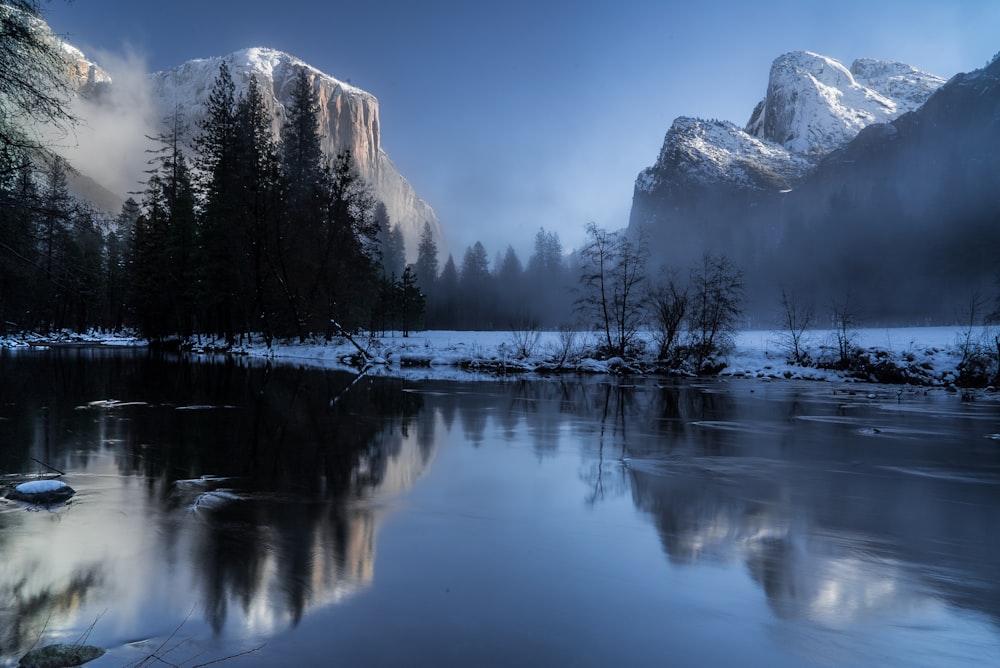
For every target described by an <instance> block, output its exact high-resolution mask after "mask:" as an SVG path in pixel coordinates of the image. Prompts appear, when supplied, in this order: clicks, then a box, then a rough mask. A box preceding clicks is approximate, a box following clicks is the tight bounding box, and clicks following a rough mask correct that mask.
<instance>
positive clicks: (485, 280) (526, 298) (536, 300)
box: [413, 225, 576, 330]
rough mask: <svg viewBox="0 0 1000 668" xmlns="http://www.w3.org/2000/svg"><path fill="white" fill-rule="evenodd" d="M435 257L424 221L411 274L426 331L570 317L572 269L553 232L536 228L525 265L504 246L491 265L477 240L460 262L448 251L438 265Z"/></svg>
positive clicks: (552, 323) (548, 323) (548, 322)
mask: <svg viewBox="0 0 1000 668" xmlns="http://www.w3.org/2000/svg"><path fill="white" fill-rule="evenodd" d="M438 256H439V253H438V248H437V244H436V243H435V242H434V239H433V236H432V234H431V230H430V226H428V225H425V226H424V230H423V232H422V233H421V235H420V240H419V244H418V246H417V261H416V263H415V264H414V265H413V273H414V275H415V276H416V279H417V283H418V285H419V286H420V287H421V289H422V290H423V291H424V293H425V294H426V296H427V313H426V319H425V326H426V327H427V328H428V329H460V330H496V329H512V328H514V327H524V326H525V325H526V324H531V325H532V326H536V327H537V326H540V327H549V328H555V327H558V326H560V325H565V324H569V323H570V322H572V320H573V318H574V315H573V303H572V296H568V292H569V291H570V290H571V288H572V285H573V283H574V281H575V278H576V271H575V267H574V265H573V262H572V260H571V259H567V258H566V257H564V255H563V248H562V244H561V242H560V241H559V235H558V234H556V233H555V232H547V231H546V230H545V229H544V228H542V229H540V230H539V231H538V233H537V234H536V235H535V244H534V252H533V253H532V254H531V256H530V257H529V258H528V262H527V264H525V263H523V262H522V261H521V259H520V257H518V255H517V252H516V251H515V250H514V248H513V247H512V246H507V249H506V251H505V252H504V253H503V254H500V253H498V254H497V255H496V256H495V258H494V260H493V262H492V265H491V263H490V258H489V254H488V252H487V250H486V248H485V247H484V246H483V244H482V243H480V242H478V241H477V242H476V243H475V244H473V245H472V246H470V247H468V248H466V250H465V253H464V254H463V256H462V259H461V262H460V263H456V262H455V259H454V257H453V256H452V255H448V258H447V259H446V260H445V262H444V265H443V266H440V265H439V263H438ZM439 267H440V268H439Z"/></svg>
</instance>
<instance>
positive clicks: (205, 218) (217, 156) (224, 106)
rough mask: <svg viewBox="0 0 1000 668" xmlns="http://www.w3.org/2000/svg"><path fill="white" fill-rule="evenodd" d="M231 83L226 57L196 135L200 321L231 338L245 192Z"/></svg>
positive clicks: (234, 326) (230, 340)
mask: <svg viewBox="0 0 1000 668" xmlns="http://www.w3.org/2000/svg"><path fill="white" fill-rule="evenodd" d="M235 90H236V87H235V84H234V83H233V79H232V76H231V75H230V73H229V66H228V65H227V64H226V62H225V61H223V62H222V63H220V65H219V75H218V77H217V78H216V80H215V83H214V84H213V86H212V90H211V92H210V93H209V98H208V103H207V109H206V112H207V113H206V117H205V119H204V121H202V123H201V134H200V135H199V136H198V137H197V139H196V142H195V143H196V147H197V149H198V168H199V171H200V173H201V179H202V180H201V190H202V197H203V203H202V206H203V209H202V216H201V224H200V227H199V250H200V254H201V258H200V260H199V266H200V272H199V273H200V275H199V288H200V289H199V295H198V297H199V302H200V312H201V317H200V318H199V322H200V324H201V327H203V328H204V329H205V331H206V332H207V333H212V334H216V335H219V336H224V337H225V339H226V341H227V342H228V343H230V344H232V343H234V342H235V337H236V332H237V328H238V325H237V321H238V314H239V312H240V311H241V306H242V295H241V293H240V287H241V286H240V280H239V268H240V262H241V255H242V253H241V250H242V249H241V248H240V247H239V245H238V243H239V241H240V240H241V235H240V234H239V230H238V229H237V220H238V218H239V209H240V206H241V199H242V198H243V196H244V193H243V192H241V190H240V187H239V181H238V176H239V165H238V150H237V118H236V99H235Z"/></svg>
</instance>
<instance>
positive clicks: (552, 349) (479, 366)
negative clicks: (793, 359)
mask: <svg viewBox="0 0 1000 668" xmlns="http://www.w3.org/2000/svg"><path fill="white" fill-rule="evenodd" d="M994 334H995V331H994V330H993V329H991V328H984V327H977V328H974V329H973V331H972V341H973V343H980V344H983V345H985V346H986V348H987V349H988V350H989V349H991V348H992V346H994V342H993V336H994ZM537 335H538V337H537V342H535V343H534V344H533V345H527V346H522V345H519V341H520V342H524V341H525V339H526V338H527V339H529V340H530V339H531V337H526V336H525V333H523V332H520V333H515V332H504V331H491V332H468V331H428V332H414V333H412V334H411V335H410V336H408V337H404V336H402V335H401V334H400V333H398V332H396V333H392V334H390V335H388V336H380V337H375V338H372V339H370V338H367V337H356V340H357V341H358V343H359V344H360V345H362V346H364V347H365V348H366V353H367V355H368V356H369V360H370V362H371V363H370V364H369V365H368V373H371V374H378V375H388V376H393V377H402V378H407V379H412V380H420V379H452V380H474V379H484V378H502V377H505V376H506V375H509V374H524V373H529V374H530V373H540V374H545V373H553V372H556V371H558V372H577V373H598V374H606V373H625V372H630V371H634V370H637V369H638V368H640V367H642V364H643V363H645V364H646V368H649V365H650V363H652V362H653V360H652V356H651V354H650V355H647V358H646V359H645V360H642V362H641V363H638V364H636V363H633V364H631V365H630V364H627V363H625V361H624V360H621V359H620V358H611V359H597V358H595V357H594V356H593V354H592V353H591V352H589V351H592V350H593V349H594V348H595V343H596V341H597V338H596V335H595V334H593V333H591V332H577V333H576V334H575V338H574V341H573V344H572V346H570V348H571V350H570V352H569V354H568V355H567V356H566V361H565V363H564V364H563V365H562V366H561V367H560V368H558V369H557V368H556V367H557V362H556V360H557V359H558V358H559V357H561V353H560V351H561V350H562V349H564V348H566V347H567V346H566V344H565V340H564V334H562V333H560V332H554V331H553V332H537ZM964 335H965V328H962V327H959V326H951V327H909V328H870V329H857V330H855V331H854V332H853V336H852V339H853V342H854V343H855V344H856V345H857V346H859V347H860V348H862V349H864V350H866V351H867V354H868V355H869V356H871V357H872V359H876V358H877V359H878V360H880V361H882V360H886V361H888V362H891V363H893V364H896V365H898V366H900V367H901V368H907V369H908V370H909V372H910V375H911V376H913V377H914V379H915V380H917V381H919V382H921V383H922V384H926V385H941V386H947V385H950V384H952V383H954V381H955V379H956V377H957V376H958V365H959V363H960V362H961V354H960V351H959V346H960V344H961V343H962V342H963V340H964V338H965V336H964ZM123 338H127V337H109V340H110V341H112V342H114V341H120V340H122V339H123ZM786 338H787V336H786V335H785V334H784V333H783V332H781V331H778V330H748V331H742V332H740V333H738V334H737V336H736V339H735V346H734V349H733V350H732V351H731V352H730V353H729V355H728V356H727V357H726V358H725V361H726V365H725V367H724V368H723V369H722V371H721V372H720V375H722V376H742V377H754V378H774V379H781V378H792V379H803V380H822V381H837V382H856V381H857V380H859V379H858V378H856V377H853V376H852V375H851V374H850V373H848V372H845V371H839V370H835V369H830V368H817V366H816V364H815V362H822V361H825V362H834V361H835V360H836V357H837V347H836V336H835V332H833V331H832V330H810V331H807V332H805V334H804V336H803V340H802V345H803V347H804V349H805V351H806V352H807V353H808V355H809V357H810V358H811V359H812V360H813V363H812V364H810V365H809V366H799V365H795V364H791V363H789V361H788V359H787V358H788V353H787V346H786V345H784V340H785V339H786ZM644 339H645V340H646V341H650V340H651V337H650V335H649V334H648V333H647V334H645V336H644ZM88 340H89V341H90V342H92V343H94V344H102V343H104V342H103V341H101V340H100V338H99V336H98V335H95V334H93V333H92V334H91V335H90V337H89V339H88ZM128 340H129V341H130V342H131V343H132V344H136V343H137V342H136V340H135V339H131V338H129V339H128ZM54 343H55V342H54ZM23 346H24V344H23V342H22V341H21V340H20V339H18V338H12V337H8V338H0V348H2V347H14V348H23ZM36 347H37V343H36ZM218 347H220V348H221V347H222V346H221V343H220V344H219V346H218ZM522 347H525V348H527V350H526V352H527V354H526V355H521V354H519V352H518V351H519V349H520V348H522ZM647 349H648V350H650V351H651V350H652V349H653V346H652V345H649V346H648V348H647ZM194 352H195V354H200V355H206V356H207V355H215V354H219V353H218V352H217V351H216V350H215V348H214V347H213V346H212V344H211V342H209V343H207V344H206V346H205V348H203V349H201V350H195V351H194ZM228 352H229V353H231V354H237V355H243V356H246V357H247V358H248V359H250V360H258V361H261V362H265V361H270V362H274V363H287V364H300V365H306V366H313V367H321V368H329V369H340V370H345V371H357V369H358V367H359V365H360V364H361V362H360V360H359V355H358V350H357V349H356V348H355V347H354V346H353V345H352V344H351V343H350V342H349V341H347V340H346V339H344V338H342V337H334V338H333V339H331V340H330V341H329V342H327V341H325V340H323V339H317V340H310V341H307V342H306V343H299V342H298V341H297V340H296V341H276V342H274V343H273V344H272V346H271V347H270V348H269V347H268V346H267V345H266V343H265V342H264V340H263V338H261V337H259V336H255V337H251V338H250V339H249V340H248V341H246V342H244V343H242V344H240V345H238V346H236V347H235V348H233V349H231V350H229V351H228ZM861 380H863V379H861ZM125 405H138V402H119V401H116V400H113V399H111V400H96V401H93V402H90V403H89V404H88V406H87V407H88V408H112V407H121V406H125ZM215 408H225V407H221V406H207V405H204V406H203V405H191V406H181V407H178V410H208V409H215Z"/></svg>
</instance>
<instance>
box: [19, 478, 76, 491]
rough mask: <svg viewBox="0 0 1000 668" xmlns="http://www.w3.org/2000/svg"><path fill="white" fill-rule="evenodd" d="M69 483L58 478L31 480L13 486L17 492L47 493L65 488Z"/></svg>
mask: <svg viewBox="0 0 1000 668" xmlns="http://www.w3.org/2000/svg"><path fill="white" fill-rule="evenodd" d="M68 488H69V485H67V484H66V483H64V482H62V481H60V480H32V481H31V482H22V483H21V484H20V485H18V486H17V487H15V488H14V490H15V491H16V492H17V493H19V494H49V493H51V492H60V491H64V490H67V489H68Z"/></svg>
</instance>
